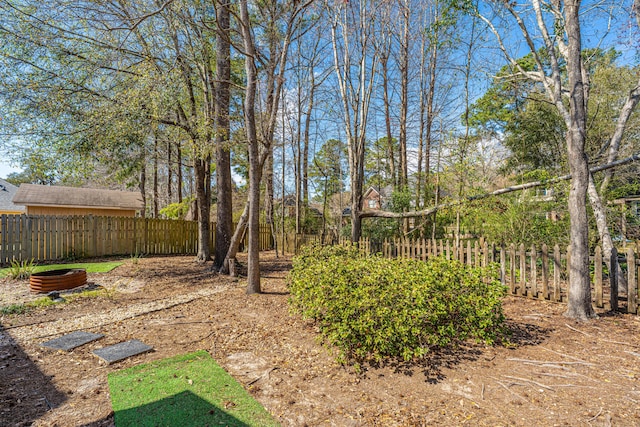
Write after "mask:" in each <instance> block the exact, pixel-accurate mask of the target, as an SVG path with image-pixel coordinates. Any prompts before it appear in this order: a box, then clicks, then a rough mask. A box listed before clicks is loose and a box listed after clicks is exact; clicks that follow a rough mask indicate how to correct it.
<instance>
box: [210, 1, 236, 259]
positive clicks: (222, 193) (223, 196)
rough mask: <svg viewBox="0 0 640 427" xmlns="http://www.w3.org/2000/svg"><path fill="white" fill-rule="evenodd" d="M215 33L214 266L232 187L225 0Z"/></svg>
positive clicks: (228, 220) (224, 243) (226, 240)
mask: <svg viewBox="0 0 640 427" xmlns="http://www.w3.org/2000/svg"><path fill="white" fill-rule="evenodd" d="M217 17H218V21H217V22H218V32H217V36H216V45H217V55H216V65H217V80H218V82H217V84H216V116H215V119H216V161H217V163H216V182H217V206H218V210H217V216H216V242H215V260H214V264H215V267H217V268H220V267H221V266H222V264H223V262H224V260H225V257H226V255H227V252H228V251H229V246H230V244H231V237H232V232H233V204H232V200H233V188H232V178H231V152H230V149H229V135H230V128H229V102H230V97H231V93H230V80H231V45H230V43H229V27H230V12H229V7H228V4H227V3H226V2H224V1H223V2H221V3H219V4H218V5H217Z"/></svg>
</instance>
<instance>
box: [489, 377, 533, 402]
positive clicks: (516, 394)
mask: <svg viewBox="0 0 640 427" xmlns="http://www.w3.org/2000/svg"><path fill="white" fill-rule="evenodd" d="M496 383H498V384H499V385H500V386H502V387H503V388H504V389H505V390H507V391H508V392H509V393H511V394H513V395H514V396H516V397H517V398H519V399H522V400H524V401H525V402H527V403H531V402H529V401H528V400H527V399H525V398H524V397H523V396H521V395H519V394H518V393H516V392H514V391H513V390H511V389H510V388H509V387H507V385H506V384H504V383H502V382H501V381H496Z"/></svg>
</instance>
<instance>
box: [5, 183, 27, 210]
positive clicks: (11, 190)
mask: <svg viewBox="0 0 640 427" xmlns="http://www.w3.org/2000/svg"><path fill="white" fill-rule="evenodd" d="M16 191H18V187H16V186H15V185H13V184H11V183H10V182H7V181H5V180H4V179H2V178H0V211H4V212H7V211H8V212H24V207H22V206H16V205H15V204H13V202H12V201H11V200H12V199H13V196H14V195H15V194H16Z"/></svg>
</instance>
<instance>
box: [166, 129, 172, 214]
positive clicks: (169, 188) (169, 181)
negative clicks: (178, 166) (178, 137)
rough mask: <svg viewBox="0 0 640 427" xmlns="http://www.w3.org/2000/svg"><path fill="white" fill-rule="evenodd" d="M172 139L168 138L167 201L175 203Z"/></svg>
mask: <svg viewBox="0 0 640 427" xmlns="http://www.w3.org/2000/svg"><path fill="white" fill-rule="evenodd" d="M172 151H173V149H172V146H171V140H170V139H167V203H168V204H171V203H173V191H172V190H173V188H172V187H173V164H172V160H173V159H172V153H171V152H172Z"/></svg>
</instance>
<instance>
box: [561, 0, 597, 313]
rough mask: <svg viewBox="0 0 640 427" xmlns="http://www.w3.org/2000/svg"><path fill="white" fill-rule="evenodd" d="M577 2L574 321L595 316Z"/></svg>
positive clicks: (572, 25)
mask: <svg viewBox="0 0 640 427" xmlns="http://www.w3.org/2000/svg"><path fill="white" fill-rule="evenodd" d="M579 6H580V2H579V0H568V1H567V2H566V3H565V7H566V9H565V11H566V12H565V18H566V29H565V31H566V33H567V37H568V40H569V43H568V53H567V73H568V75H569V87H568V90H569V115H570V122H569V126H568V129H567V148H568V150H567V151H568V161H569V169H570V172H571V176H572V178H571V186H570V189H569V217H570V224H571V225H570V238H571V239H570V240H571V260H570V263H569V301H568V306H567V311H566V313H565V315H566V316H567V317H570V318H572V319H576V320H587V319H589V318H591V317H594V315H595V313H594V311H593V307H592V305H591V285H590V281H589V236H588V231H589V226H588V222H587V206H586V205H587V203H586V202H587V187H588V185H589V166H588V163H587V156H586V154H585V151H584V147H585V132H586V108H585V103H584V101H585V100H584V88H583V81H582V67H581V51H582V49H581V41H580V21H579Z"/></svg>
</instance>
